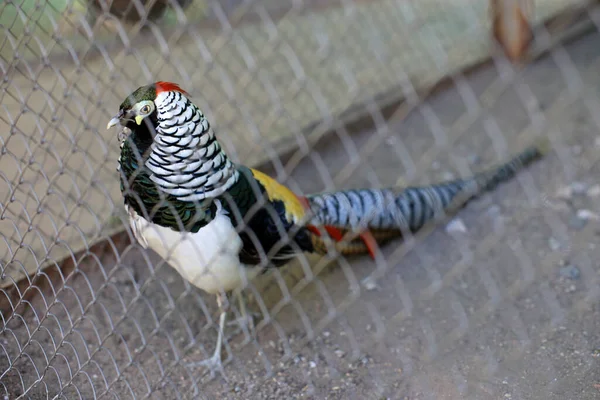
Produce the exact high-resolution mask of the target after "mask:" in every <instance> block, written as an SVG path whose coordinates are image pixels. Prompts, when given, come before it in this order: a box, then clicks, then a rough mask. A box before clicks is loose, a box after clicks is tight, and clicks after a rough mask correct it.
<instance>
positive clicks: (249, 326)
mask: <svg viewBox="0 0 600 400" xmlns="http://www.w3.org/2000/svg"><path fill="white" fill-rule="evenodd" d="M259 316H260V314H259V313H251V312H249V313H247V314H246V315H242V316H241V317H239V318H237V319H234V320H233V321H229V322H228V323H227V326H232V325H235V326H236V327H237V329H236V330H234V331H233V332H232V336H236V335H239V334H240V333H243V334H244V341H243V342H242V343H241V346H245V345H247V344H248V343H250V340H251V339H252V334H253V333H254V317H259Z"/></svg>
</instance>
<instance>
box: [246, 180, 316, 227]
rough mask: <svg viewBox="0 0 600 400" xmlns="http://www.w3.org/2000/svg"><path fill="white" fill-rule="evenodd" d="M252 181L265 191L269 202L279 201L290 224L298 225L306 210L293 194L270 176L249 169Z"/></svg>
mask: <svg viewBox="0 0 600 400" xmlns="http://www.w3.org/2000/svg"><path fill="white" fill-rule="evenodd" d="M250 170H251V171H252V175H254V179H256V180H257V181H258V182H260V184H261V185H263V187H264V188H265V190H266V191H267V196H268V198H269V200H271V201H274V200H279V201H281V202H283V204H284V205H285V217H286V218H287V219H288V221H290V222H294V223H298V221H300V220H301V219H302V218H303V217H304V215H305V214H306V208H305V205H304V204H303V202H302V201H301V200H300V198H299V197H298V196H296V194H295V193H294V192H292V191H291V190H290V189H288V188H287V187H285V186H283V185H282V184H281V183H279V182H277V181H276V180H275V179H273V178H271V177H270V176H268V175H266V174H264V173H262V172H260V171H258V170H256V169H253V168H250Z"/></svg>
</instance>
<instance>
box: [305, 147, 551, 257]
mask: <svg viewBox="0 0 600 400" xmlns="http://www.w3.org/2000/svg"><path fill="white" fill-rule="evenodd" d="M549 148H550V146H549V142H548V141H547V140H546V139H542V140H539V141H538V142H536V143H535V144H533V145H531V146H529V147H528V148H527V149H525V150H524V151H522V152H521V153H520V154H518V155H517V156H515V157H514V158H512V159H511V160H510V161H508V162H507V163H505V164H502V165H500V166H498V167H496V168H493V169H491V170H488V171H485V172H481V173H478V174H476V175H475V176H473V177H472V178H468V179H457V180H454V181H450V182H445V183H439V184H434V185H430V186H423V187H409V188H405V189H398V190H394V189H380V190H378V189H358V190H346V191H340V192H335V193H325V194H315V195H311V196H308V197H307V200H308V202H309V205H310V208H311V211H312V213H313V218H312V220H311V222H310V228H311V231H312V232H313V238H312V241H313V246H314V249H315V251H316V252H317V253H322V254H324V253H327V246H326V243H325V241H324V238H323V237H322V236H321V232H320V231H319V230H318V229H317V228H316V227H323V228H324V229H325V231H326V232H327V233H328V234H329V236H330V237H331V238H332V239H333V240H334V241H335V246H336V249H337V251H338V252H340V253H341V254H347V255H348V254H360V253H366V252H369V253H370V254H371V256H372V257H374V247H375V245H376V243H377V244H382V243H383V242H385V241H387V240H389V239H392V238H394V237H398V236H402V235H404V236H406V235H408V234H410V233H414V232H416V231H418V230H419V229H421V228H422V227H423V226H424V225H425V224H427V223H429V222H431V221H435V220H437V219H438V218H442V217H443V216H444V215H448V214H451V213H452V212H455V211H458V210H459V209H461V208H462V207H464V206H465V205H466V204H467V203H468V202H469V201H471V200H473V199H474V198H476V197H478V196H479V195H481V194H483V193H485V192H488V191H491V190H493V189H495V188H496V187H497V186H498V185H499V184H501V183H503V182H505V181H507V180H509V179H511V178H512V177H514V176H515V175H516V174H517V173H518V172H519V171H520V170H521V169H523V168H524V167H526V166H528V165H529V164H531V163H532V162H534V161H536V160H538V159H539V158H541V157H543V156H544V154H545V153H547V152H548V150H549ZM348 231H351V232H354V233H359V234H360V235H359V237H356V236H354V239H351V240H343V241H342V238H343V236H344V235H345V234H346V233H347V232H348ZM374 242H376V243H374Z"/></svg>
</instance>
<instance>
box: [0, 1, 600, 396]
mask: <svg viewBox="0 0 600 400" xmlns="http://www.w3.org/2000/svg"><path fill="white" fill-rule="evenodd" d="M497 2H501V1H497ZM504 3H506V4H508V3H513V4H517V3H526V2H525V1H523V2H521V1H520V0H507V1H504ZM532 3H534V9H535V13H533V16H532V19H531V21H530V22H531V23H532V24H534V25H535V29H534V36H535V43H534V45H535V46H541V47H544V46H545V47H547V48H548V49H549V50H548V51H547V53H545V55H543V56H535V57H534V58H535V59H534V60H530V62H528V63H523V64H522V65H517V64H515V63H511V62H509V61H508V60H507V58H506V57H505V56H504V55H503V54H502V53H501V52H500V51H499V46H498V43H494V42H493V41H492V40H490V31H491V20H490V14H489V10H488V6H489V4H488V2H482V1H476V0H457V1H452V2H447V1H436V0H419V1H412V0H228V1H216V0H134V1H122V0H66V1H64V0H63V1H57V0H48V1H38V0H12V1H4V2H2V3H1V4H0V77H1V78H2V79H1V80H0V311H1V313H0V317H1V321H0V396H1V395H3V396H4V398H10V399H12V398H38V397H40V398H42V397H44V398H56V399H58V398H68V399H71V398H81V399H91V398H94V399H95V398H108V397H113V398H156V399H164V398H169V399H170V398H178V399H179V398H181V399H187V398H258V399H261V398H265V399H266V398H300V397H302V398H344V399H345V398H370V397H373V398H390V399H391V398H409V399H413V398H415V399H420V398H441V397H443V396H445V397H444V398H456V399H459V398H460V399H463V398H544V399H547V398H561V399H563V398H578V399H586V398H595V397H597V394H598V390H599V389H598V382H597V376H596V374H595V371H597V365H596V364H597V362H598V360H597V357H598V354H600V350H598V348H599V347H598V346H599V343H600V336H599V334H598V332H600V326H599V324H600V322H599V321H600V318H598V309H597V306H596V304H597V301H598V298H599V297H600V280H599V278H598V277H599V276H600V275H599V265H598V262H597V260H598V259H600V258H599V257H598V256H599V255H600V254H598V252H599V251H600V247H598V245H597V237H598V232H600V231H599V230H598V223H600V209H599V208H598V201H597V200H598V198H599V197H600V182H598V179H597V176H599V175H598V174H599V173H600V168H599V166H600V163H599V161H600V160H599V158H600V157H599V156H598V149H600V140H599V139H598V129H599V128H600V120H599V119H598V107H599V105H600V96H599V94H598V93H599V92H598V90H597V87H598V85H599V82H598V73H597V71H598V65H599V63H600V52H599V51H598V46H597V42H598V40H599V39H600V36H599V35H600V33H599V32H600V18H599V16H600V10H599V7H598V4H596V3H597V2H594V1H591V0H590V1H589V2H577V1H568V2H565V1H563V0H536V1H532ZM528 15H529V14H528ZM569 15H571V17H569ZM573 15H574V16H576V17H572V16H573ZM545 21H550V22H545ZM584 30H585V31H586V32H587V35H586V36H581V35H579V36H577V38H576V40H571V41H568V42H567V41H562V42H561V41H560V40H556V39H555V38H556V37H557V36H561V35H562V34H563V33H565V32H567V33H568V32H571V31H574V32H579V31H581V32H583V31H584ZM553 40H554V41H555V43H553V44H552V45H550V43H551V42H552V41H553ZM158 80H162V81H173V82H177V83H179V84H181V86H182V87H184V88H185V89H186V91H188V92H189V93H190V94H191V98H192V100H193V101H194V102H195V104H197V105H198V106H199V108H200V109H201V110H202V111H203V113H204V114H205V115H206V116H207V118H208V119H209V121H210V122H211V125H212V126H213V127H214V130H215V133H216V135H217V137H218V139H219V142H220V143H221V144H222V145H223V147H224V148H225V150H226V152H227V154H228V155H229V157H230V158H231V159H232V160H234V161H235V162H238V163H243V164H245V165H248V166H251V167H260V169H261V170H263V171H264V172H265V173H267V174H268V175H270V176H272V177H274V178H276V179H277V180H278V181H280V182H281V183H283V184H285V185H286V186H288V187H289V188H290V189H291V190H293V191H294V192H295V193H297V194H299V195H306V194H310V193H317V192H323V191H335V190H340V189H346V188H382V187H392V186H394V187H395V186H414V185H426V184H429V183H434V182H439V181H444V180H450V179H455V178H461V177H468V176H470V175H472V174H473V173H474V172H475V171H478V170H481V169H483V168H485V167H486V166H488V165H492V164H495V163H498V162H500V160H504V159H506V158H507V157H509V155H510V154H513V153H514V152H516V151H518V150H519V149H521V148H523V146H525V145H526V144H527V143H528V142H530V141H531V140H532V139H533V138H535V137H539V136H546V137H548V138H549V139H550V142H551V145H552V151H551V153H550V154H549V155H548V156H547V157H546V158H544V159H543V160H542V161H540V162H539V164H536V165H534V166H532V167H531V168H528V169H527V170H525V171H523V172H522V173H519V175H518V176H516V177H515V179H514V180H513V181H512V182H510V183H507V184H505V185H502V186H500V187H498V188H497V189H495V190H494V191H493V192H492V193H489V194H485V195H483V196H481V198H479V199H478V200H476V201H474V202H473V203H471V204H470V205H468V206H467V207H466V208H465V209H464V210H462V211H461V212H460V213H459V214H458V215H457V216H454V219H452V220H451V221H450V222H449V223H447V222H448V221H449V220H444V221H443V222H444V223H441V224H438V225H436V226H433V225H432V226H430V227H426V228H425V229H424V230H423V231H422V232H419V233H417V234H415V235H414V237H405V238H404V240H394V241H392V242H390V243H389V244H387V245H383V246H381V247H380V248H379V254H378V255H377V257H376V258H375V259H374V260H372V259H370V258H368V257H362V256H361V257H352V258H350V257H344V256H342V255H341V254H340V253H339V252H338V251H337V250H336V248H335V247H334V246H328V247H327V251H328V253H327V254H325V255H301V256H299V257H298V258H297V259H295V260H294V261H292V262H291V263H290V264H289V265H287V266H285V267H283V268H280V269H272V270H270V271H269V272H268V273H266V274H264V275H260V276H259V277H258V278H257V279H256V280H254V281H252V282H250V283H249V285H248V287H247V288H246V290H244V291H243V296H244V298H245V304H246V307H247V309H248V312H249V313H250V314H251V315H252V317H253V323H252V324H251V326H249V327H247V329H240V330H239V332H235V326H230V325H228V326H227V327H226V330H225V339H224V349H223V353H222V354H223V359H224V360H225V363H224V371H225V376H226V378H227V379H226V380H224V379H220V378H219V379H210V377H209V375H208V374H207V373H206V371H204V370H203V369H202V368H192V367H191V366H190V362H195V361H198V360H201V359H205V358H206V357H208V356H210V355H211V354H212V352H213V351H214V345H215V339H216V336H217V332H218V323H219V315H218V311H217V307H216V305H215V301H214V299H213V296H209V295H208V294H206V293H204V292H202V291H201V290H199V289H198V288H195V287H194V286H193V285H192V284H190V283H189V282H188V281H187V280H186V279H185V278H184V277H183V276H182V275H179V274H178V273H177V272H176V270H175V269H174V268H172V267H173V265H172V263H174V262H175V260H174V259H173V258H172V257H166V259H162V258H160V257H159V256H158V255H157V254H155V253H154V252H152V251H148V250H146V249H144V248H143V247H142V246H141V245H140V244H138V243H137V241H136V240H135V238H134V236H133V234H134V233H133V232H132V229H131V227H130V225H129V221H128V215H127V214H126V213H125V209H124V207H123V205H122V204H123V200H122V194H121V190H120V187H119V174H118V172H117V171H116V167H117V158H118V155H119V146H118V145H119V142H118V138H117V137H115V134H114V132H113V131H107V130H105V126H106V123H107V122H108V120H109V119H110V118H111V116H112V115H114V114H115V113H116V112H117V111H118V108H119V104H120V103H121V102H122V101H123V99H124V98H125V97H126V96H127V95H128V94H129V93H131V92H132V91H133V90H135V89H136V88H137V87H139V86H141V85H145V84H148V83H150V82H154V81H158ZM257 210H258V207H254V209H251V211H250V212H249V215H248V216H247V217H251V216H252V215H254V213H255V212H257ZM151 211H152V210H148V212H151ZM252 234H254V235H258V234H260V232H253V233H252ZM282 245H283V244H282ZM166 250H167V251H166V254H168V253H169V250H172V249H166ZM196 250H197V257H196V258H197V260H195V261H196V262H197V263H198V264H199V267H198V271H199V272H198V273H199V274H201V273H206V271H205V270H203V268H202V267H206V265H209V264H210V262H211V261H210V260H203V259H201V255H202V254H203V253H202V251H201V250H202V249H196ZM265 256H266V257H268V254H265ZM203 271H204V272H203ZM226 303H227V307H228V309H229V311H230V312H229V318H230V320H233V319H236V318H240V317H242V309H241V308H240V304H238V301H237V299H236V298H235V297H234V296H230V297H229V298H228V299H227V302H226Z"/></svg>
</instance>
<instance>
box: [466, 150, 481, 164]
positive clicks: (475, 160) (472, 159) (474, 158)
mask: <svg viewBox="0 0 600 400" xmlns="http://www.w3.org/2000/svg"><path fill="white" fill-rule="evenodd" d="M467 161H468V162H469V164H471V165H477V164H479V163H480V162H481V157H480V156H479V154H475V153H473V154H470V155H469V156H467Z"/></svg>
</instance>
